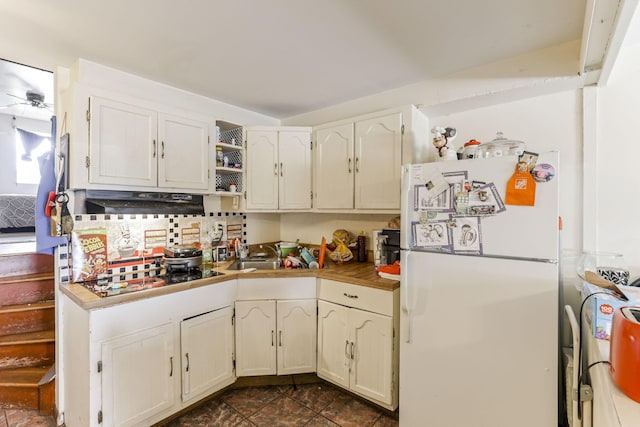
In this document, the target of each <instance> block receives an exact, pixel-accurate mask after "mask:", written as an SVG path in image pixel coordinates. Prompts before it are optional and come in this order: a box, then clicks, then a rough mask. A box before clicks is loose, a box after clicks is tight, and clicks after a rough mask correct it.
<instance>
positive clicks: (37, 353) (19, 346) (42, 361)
mask: <svg viewBox="0 0 640 427" xmlns="http://www.w3.org/2000/svg"><path fill="white" fill-rule="evenodd" d="M55 342H56V336H55V331H54V330H46V331H36V332H27V333H23V334H12V335H5V336H2V337H0V370H3V369H5V370H6V369H14V368H25V367H33V366H42V365H50V364H52V363H53V361H54V360H55Z"/></svg>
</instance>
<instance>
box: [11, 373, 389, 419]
mask: <svg viewBox="0 0 640 427" xmlns="http://www.w3.org/2000/svg"><path fill="white" fill-rule="evenodd" d="M397 419H398V416H397V412H396V413H394V414H389V413H388V412H386V411H383V410H381V409H379V408H377V407H375V406H373V405H370V404H368V403H366V402H365V401H363V400H361V399H358V398H356V397H353V396H352V395H350V394H347V393H344V392H342V391H341V390H340V389H338V388H336V387H334V386H332V385H330V384H328V383H324V382H320V383H312V384H301V385H298V386H297V388H296V389H295V390H294V389H293V387H292V386H290V385H287V386H265V387H245V388H237V389H232V390H229V391H227V392H225V393H224V394H222V395H220V396H218V397H216V398H214V399H212V400H209V401H208V402H206V403H204V404H203V405H201V406H199V407H197V408H195V409H193V410H192V411H190V412H188V413H187V414H184V415H182V416H181V417H180V418H177V419H175V420H172V421H170V422H169V423H168V424H166V427H261V426H264V427H288V426H304V427H397V426H398V421H397ZM55 425H56V423H55V421H54V419H53V417H47V416H42V415H40V414H39V413H38V411H29V410H17V409H0V427H55Z"/></svg>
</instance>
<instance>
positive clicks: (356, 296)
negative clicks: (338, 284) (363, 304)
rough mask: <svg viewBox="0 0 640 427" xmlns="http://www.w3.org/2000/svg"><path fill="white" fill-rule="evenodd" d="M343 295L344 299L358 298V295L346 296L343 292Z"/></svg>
mask: <svg viewBox="0 0 640 427" xmlns="http://www.w3.org/2000/svg"><path fill="white" fill-rule="evenodd" d="M343 295H344V296H345V297H347V298H353V299H356V298H358V295H351V294H348V293H346V292H345V293H344V294H343Z"/></svg>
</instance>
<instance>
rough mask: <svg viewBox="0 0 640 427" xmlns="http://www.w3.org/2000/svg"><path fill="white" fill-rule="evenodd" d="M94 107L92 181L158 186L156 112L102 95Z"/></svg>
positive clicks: (91, 144) (90, 148)
mask: <svg viewBox="0 0 640 427" xmlns="http://www.w3.org/2000/svg"><path fill="white" fill-rule="evenodd" d="M90 109H91V115H90V117H91V119H90V123H89V182H90V183H95V184H119V185H140V186H147V187H155V186H156V185H157V183H158V174H157V158H156V156H157V148H158V147H157V120H158V117H157V114H156V112H155V111H151V110H147V109H145V108H141V107H137V106H135V105H129V104H124V103H121V102H116V101H112V100H109V99H105V98H100V97H91V99H90ZM77 161H83V159H78V160H77Z"/></svg>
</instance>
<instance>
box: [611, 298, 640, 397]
mask: <svg viewBox="0 0 640 427" xmlns="http://www.w3.org/2000/svg"><path fill="white" fill-rule="evenodd" d="M610 345H611V352H610V356H609V361H610V362H611V376H612V377H613V381H614V382H615V383H616V384H617V386H618V387H619V388H620V390H622V391H623V392H624V394H626V395H627V396H629V397H630V398H631V399H633V400H635V401H636V402H640V307H620V308H618V309H617V310H616V311H615V312H614V313H613V323H612V325H611V342H610Z"/></svg>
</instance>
